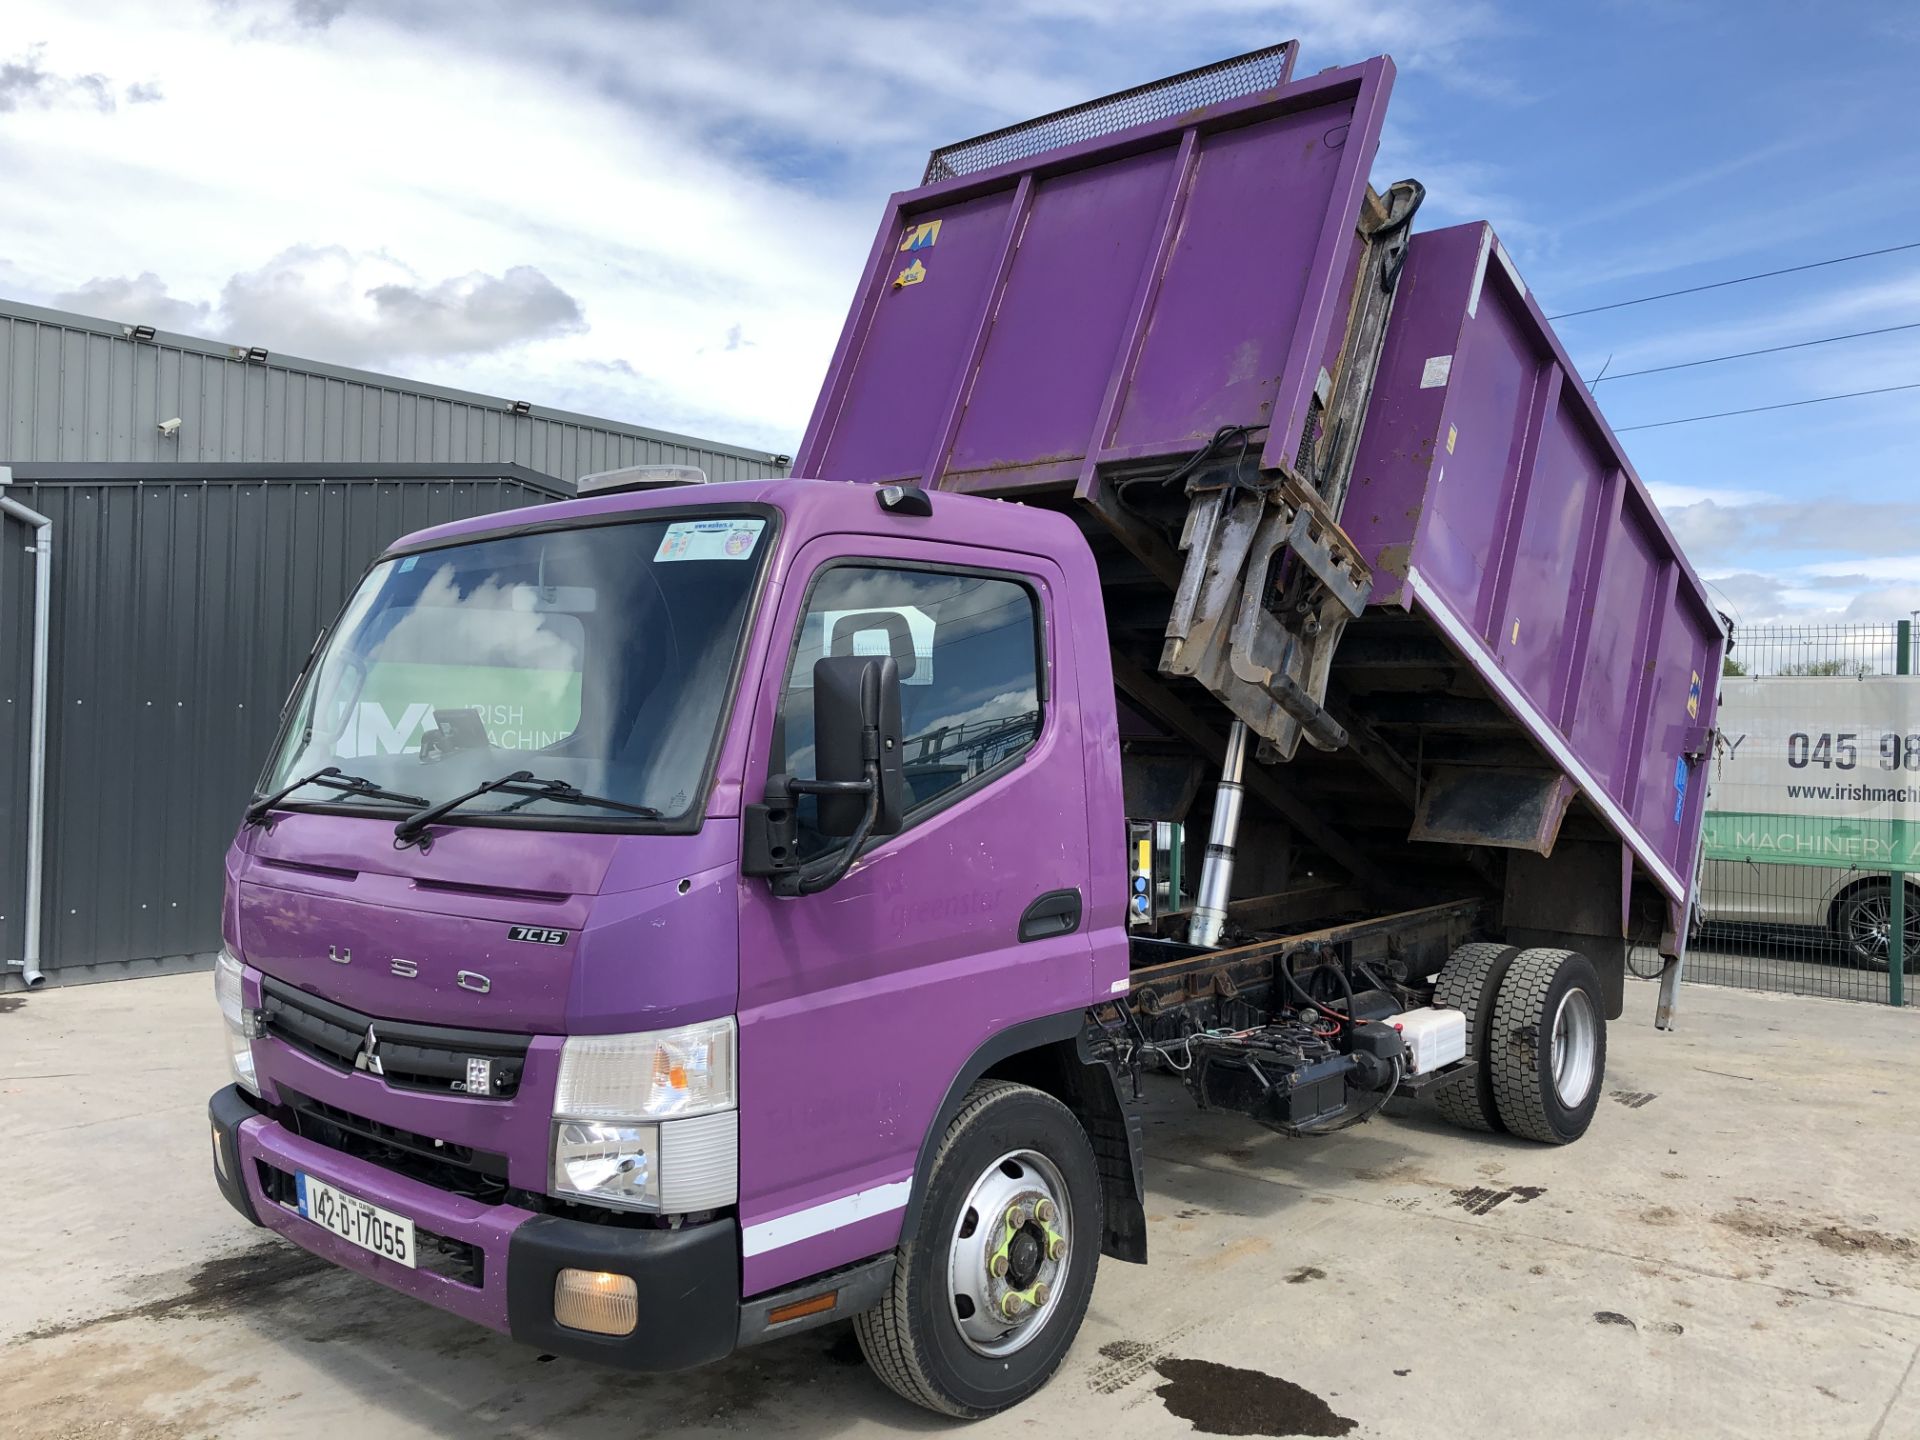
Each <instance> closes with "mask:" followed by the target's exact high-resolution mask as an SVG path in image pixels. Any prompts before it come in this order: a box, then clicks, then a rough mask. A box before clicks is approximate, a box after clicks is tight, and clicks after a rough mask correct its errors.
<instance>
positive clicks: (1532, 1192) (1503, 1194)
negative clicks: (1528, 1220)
mask: <svg viewBox="0 0 1920 1440" xmlns="http://www.w3.org/2000/svg"><path fill="white" fill-rule="evenodd" d="M1546 1193H1547V1190H1546V1187H1545V1186H1544V1185H1509V1186H1508V1187H1507V1188H1506V1189H1504V1190H1492V1189H1489V1188H1488V1187H1487V1186H1485V1185H1475V1186H1473V1187H1472V1188H1470V1189H1466V1190H1455V1191H1454V1192H1453V1203H1454V1204H1456V1205H1458V1206H1459V1207H1460V1208H1461V1209H1462V1210H1464V1211H1466V1212H1467V1213H1468V1214H1469V1215H1485V1214H1486V1213H1487V1212H1488V1211H1489V1210H1491V1209H1493V1208H1494V1207H1495V1206H1496V1205H1504V1204H1506V1202H1507V1201H1509V1200H1511V1201H1513V1202H1514V1203H1515V1204H1516V1205H1525V1204H1526V1203H1527V1202H1528V1201H1529V1200H1538V1199H1539V1198H1540V1197H1541V1196H1542V1195H1544V1194H1546Z"/></svg>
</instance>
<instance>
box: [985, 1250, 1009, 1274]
mask: <svg viewBox="0 0 1920 1440" xmlns="http://www.w3.org/2000/svg"><path fill="white" fill-rule="evenodd" d="M987 1268H988V1269H989V1270H991V1271H993V1273H994V1275H995V1276H996V1277H998V1276H1001V1275H1004V1274H1006V1273H1007V1257H1006V1256H1004V1255H996V1256H994V1257H993V1260H992V1262H991V1263H990V1264H989V1265H988V1266H987Z"/></svg>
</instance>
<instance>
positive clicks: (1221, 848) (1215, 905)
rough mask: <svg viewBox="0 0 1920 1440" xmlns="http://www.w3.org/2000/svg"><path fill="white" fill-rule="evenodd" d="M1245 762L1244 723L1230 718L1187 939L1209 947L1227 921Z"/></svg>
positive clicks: (1216, 943)
mask: <svg viewBox="0 0 1920 1440" xmlns="http://www.w3.org/2000/svg"><path fill="white" fill-rule="evenodd" d="M1246 765H1247V726H1246V722H1245V721H1243V720H1236V721H1234V722H1233V728H1232V729H1231V730H1229V731H1227V758H1226V760H1225V761H1224V762H1223V763H1222V765H1221V766H1220V792H1219V794H1217V795H1216V796H1214V800H1213V824H1212V825H1211V826H1210V827H1209V828H1208V830H1207V858H1206V860H1205V862H1204V863H1203V864H1202V865H1201V867H1200V893H1199V894H1198V895H1197V896H1196V897H1195V899H1194V906H1193V921H1192V923H1191V924H1190V925H1188V927H1187V943H1188V944H1189V945H1204V946H1206V947H1208V948H1209V949H1211V948H1212V947H1213V946H1215V945H1218V944H1219V943H1220V932H1221V931H1222V930H1224V929H1225V928H1226V924H1227V893H1228V892H1229V891H1230V890H1232V889H1233V846H1234V841H1235V840H1236V839H1237V838H1238V836H1239V834H1240V805H1241V800H1242V798H1243V797H1244V795H1245V793H1246V792H1245V791H1244V790H1242V789H1241V787H1240V777H1241V774H1242V772H1244V771H1245V769H1246Z"/></svg>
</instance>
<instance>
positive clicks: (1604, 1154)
mask: <svg viewBox="0 0 1920 1440" xmlns="http://www.w3.org/2000/svg"><path fill="white" fill-rule="evenodd" d="M211 989H212V987H211V982H210V980H209V978H208V977H207V976H204V975H193V976H181V977H174V978H169V979H155V980H142V981H133V982H126V983H122V984H114V985H99V986H91V987H84V988H74V989H68V990H60V991H52V992H42V993H40V994H36V995H33V996H31V997H21V996H18V995H14V996H4V997H0V1136H4V1149H0V1155H4V1164H3V1165H0V1221H3V1222H4V1224H5V1226H6V1240H5V1244H6V1259H5V1262H4V1272H3V1273H4V1276H5V1281H6V1283H5V1284H4V1286H0V1417H4V1418H0V1430H4V1432H5V1433H6V1434H8V1435H11V1436H14V1437H17V1440H50V1437H61V1440H108V1437H134V1436H139V1437H155V1440H183V1437H191V1436H215V1435H217V1436H223V1437H235V1440H243V1437H249V1436H273V1437H276V1440H284V1437H287V1436H306V1435H322V1434H335V1435H339V1436H343V1437H345V1436H353V1437H355V1440H359V1437H388V1436H445V1437H458V1440H480V1437H489V1436H496V1435H499V1436H534V1435H542V1436H546V1435H552V1436H596V1437H598V1436H608V1435H619V1436H640V1435H646V1436H667V1435H683V1434H692V1435H698V1434H709V1433H723V1432H724V1433H738V1432H749V1433H755V1434H782V1435H795V1436H840V1435H849V1436H859V1435H874V1434H882V1433H926V1432H932V1431H941V1430H948V1429H952V1428H956V1427H953V1426H951V1425H949V1424H948V1423H947V1422H944V1421H940V1420H937V1419H936V1418H934V1417H932V1416H930V1415H926V1414H924V1413H922V1412H920V1411H918V1410H916V1409H914V1408H912V1407H910V1406H908V1405H907V1404H905V1403H904V1402H902V1401H899V1400H897V1399H896V1398H895V1397H894V1396H893V1395H892V1394H891V1393H890V1392H888V1391H886V1390H885V1389H884V1388H882V1387H881V1386H880V1385H879V1383H878V1382H877V1381H875V1380H874V1379H872V1378H871V1377H870V1376H869V1375H868V1374H867V1372H866V1370H865V1369H864V1367H863V1366H862V1365H861V1364H860V1363H859V1361H858V1351H857V1347H856V1346H855V1345H854V1343H853V1340H852V1336H851V1334H850V1331H849V1329H848V1327H847V1326H845V1325H840V1326H835V1327H833V1328H831V1329H827V1330H822V1331H816V1332H814V1333H812V1334H809V1335H802V1336H795V1337H793V1338H791V1339H789V1340H787V1341H784V1342H781V1343H778V1344H774V1345H769V1346H765V1347H763V1348H761V1349H758V1350H753V1351H748V1352H745V1353H743V1354H741V1355H738V1356H736V1357H734V1358H733V1359H731V1360H729V1361H726V1362H724V1363H722V1364H719V1365H715V1366H712V1367H709V1368H708V1369H705V1370H702V1371H698V1372H694V1373H692V1374H688V1375H681V1376H668V1377H660V1378H634V1377H629V1376H623V1375H618V1374H613V1373H609V1372H606V1371H601V1370H596V1369H593V1368H590V1367H588V1366H585V1365H580V1364H576V1363H574V1362H571V1361H567V1360H559V1359H553V1358H552V1357H549V1356H544V1355H541V1354H540V1353H538V1352H536V1351H534V1350H530V1349H524V1348H522V1347H519V1346H516V1345H514V1344H512V1343H511V1342H509V1341H507V1340H504V1339H502V1338H500V1337H497V1336H494V1335H492V1334H490V1333H488V1332H485V1331H482V1330H479V1329H475V1328H473V1327H471V1326H468V1325H466V1324H464V1323H463V1322H461V1321H458V1320H454V1319H452V1318H450V1317H446V1316H443V1315H440V1314H439V1313H437V1312H435V1311H433V1310H431V1309H428V1308H426V1307H424V1306H422V1305H419V1304H416V1303H414V1302H412V1301H409V1300H405V1299H402V1298H400V1297H399V1296H397V1295H393V1294H390V1293H388V1292H387V1291H385V1290H382V1289H381V1288H379V1287H378V1286H376V1285H374V1284H372V1283H371V1282H368V1281H364V1280H361V1279H359V1278H357V1277H355V1276H352V1275H349V1274H345V1273H343V1272H337V1271H332V1270H328V1269H326V1268H324V1267H318V1266H317V1264H316V1262H313V1261H311V1260H310V1259H309V1258H308V1257H306V1256H305V1255H304V1253H303V1252H300V1251H297V1250H295V1249H293V1248H292V1247H289V1246H286V1245H284V1244H282V1243H280V1242H278V1241H272V1240H268V1239H265V1238H264V1237H262V1236H261V1235H260V1234H259V1233H258V1232H255V1231H251V1230H248V1229H246V1228H245V1227H244V1226H243V1224H242V1222H241V1221H240V1220H239V1219H238V1217H237V1216H235V1215H234V1214H233V1213H232V1212H231V1211H229V1210H228V1209H227V1207H226V1205H225V1204H224V1202H223V1201H222V1200H221V1199H220V1197H219V1195H218V1193H217V1192H216V1191H215V1189H214V1186H213V1181H212V1179H211V1177H210V1175H209V1174H208V1170H207V1166H208V1159H207V1143H206V1142H207V1137H206V1125H205V1121H204V1119H203V1107H204V1104H205V1099H206V1096H207V1094H208V1092H210V1091H211V1090H213V1089H214V1088H215V1087H216V1086H218V1085H219V1084H220V1083H221V1082H222V1080H223V1078H224V1077H223V1073H222V1072H223V1062H222V1060H221V1056H220V1036H219V1031H218V1020H217V1017H216V1015H215V1011H214V1005H213V996H212V993H211ZM1652 1002H1653V993H1652V988H1651V987H1650V986H1646V985H1641V984H1634V985H1632V986H1631V987H1630V990H1629V995H1628V1017H1627V1018H1626V1019H1625V1020H1623V1021H1621V1022H1619V1023H1618V1024H1617V1025H1616V1026H1615V1027H1614V1029H1613V1032H1612V1047H1613V1053H1612V1055H1611V1057H1610V1061H1609V1066H1608V1074H1607V1081H1606V1088H1607V1096H1606V1099H1605V1100H1604V1101H1603V1102H1602V1104H1601V1106H1600V1113H1599V1116H1598V1118H1597V1119H1596V1121H1595V1123H1594V1126H1593V1129H1592V1131H1591V1132H1590V1133H1589V1134H1588V1136H1587V1137H1586V1139H1585V1140H1583V1141H1582V1142H1581V1143H1580V1144H1578V1145H1574V1146H1572V1147H1569V1148H1567V1149H1562V1150H1550V1149H1546V1148H1542V1147H1539V1146H1535V1145H1530V1144H1524V1143H1520V1142H1515V1141H1511V1140H1504V1139H1491V1138H1487V1137H1476V1136H1470V1135H1466V1134H1462V1133H1460V1132H1457V1131H1454V1130H1451V1129H1449V1128H1447V1127H1445V1126H1443V1125H1441V1124H1440V1123H1439V1122H1438V1121H1436V1120H1434V1119H1433V1118H1431V1117H1430V1116H1428V1115H1426V1114H1425V1113H1424V1112H1421V1111H1419V1110H1416V1111H1415V1112H1414V1113H1413V1114H1411V1115H1407V1116H1402V1117H1399V1118H1394V1119H1382V1120H1376V1121H1374V1122H1372V1123H1370V1124H1367V1125H1365V1126H1362V1127H1359V1128H1357V1129H1355V1130H1352V1131H1349V1132H1347V1133H1345V1134H1342V1135H1339V1136H1335V1137H1332V1138H1329V1139H1326V1140H1322V1141H1304V1140H1302V1141H1288V1140H1284V1139H1281V1138H1280V1137H1277V1136H1272V1135H1268V1134H1266V1133H1264V1132H1261V1131H1259V1130H1257V1129H1255V1128H1253V1127H1252V1126H1250V1125H1248V1124H1246V1123H1244V1122H1239V1121H1236V1120H1233V1119H1231V1118H1227V1117H1219V1116H1197V1115H1196V1114H1195V1113H1194V1112H1193V1111H1192V1110H1191V1109H1190V1108H1189V1107H1188V1106H1187V1105H1186V1102H1185V1100H1184V1098H1183V1097H1182V1095H1181V1094H1180V1092H1179V1091H1178V1090H1177V1089H1176V1088H1174V1087H1173V1086H1172V1085H1171V1084H1169V1083H1167V1082H1164V1081H1161V1082H1155V1083H1154V1085H1153V1090H1152V1095H1151V1097H1150V1104H1149V1107H1148V1117H1147V1118H1148V1125H1147V1131H1148V1136H1149V1167H1148V1179H1149V1182H1150V1184H1151V1186H1152V1192H1153V1193H1152V1197H1151V1200H1150V1204H1149V1210H1150V1213H1151V1220H1152V1227H1151V1245H1152V1249H1153V1255H1154V1261H1153V1264H1152V1265H1151V1266H1148V1267H1145V1268H1141V1267H1136V1266H1126V1265H1117V1264H1112V1263H1109V1264H1107V1265H1105V1266H1103V1268H1102V1270H1101V1275H1100V1280H1099V1284H1098V1286H1097V1287H1096V1289H1095V1291H1094V1296H1093V1307H1092V1311H1091V1313H1090V1314H1089V1316H1088V1318H1087V1323H1086V1326H1085V1328H1084V1329H1083V1330H1082V1332H1081V1335H1080V1339H1079V1341H1078V1343H1077V1344H1076V1345H1075V1346H1074V1349H1073V1352H1072V1354H1071V1355H1070V1356H1069V1358H1068V1361H1067V1363H1066V1366H1065V1367H1064V1369H1063V1370H1062V1372H1061V1373H1060V1374H1059V1375H1058V1376H1056V1377H1055V1379H1054V1381H1053V1383H1052V1384H1051V1385H1050V1386H1049V1387H1048V1388H1047V1389H1046V1390H1044V1391H1043V1392H1042V1393H1041V1394H1040V1395H1039V1396H1038V1397H1036V1398H1035V1399H1034V1400H1032V1401H1030V1402H1028V1404H1026V1405H1025V1406H1023V1407H1021V1408H1020V1409H1018V1410H1016V1411H1014V1412H1012V1413H1011V1414H1008V1415H1005V1416H1002V1417H1000V1418H999V1419H997V1420H993V1421H989V1422H986V1423H984V1424H982V1425H980V1426H978V1427H974V1428H973V1430H972V1431H971V1432H970V1433H975V1434H979V1435H981V1436H994V1435H1006V1434H1023V1433H1049V1432H1050V1433H1054V1434H1066V1435H1083V1434H1091V1433H1100V1434H1102V1435H1104V1436H1109V1437H1122V1436H1133V1435H1178V1434H1189V1433H1194V1432H1195V1431H1196V1430H1198V1431H1200V1432H1202V1433H1213V1434H1235V1435H1254V1434H1263V1435H1291V1434H1303V1435H1353V1436H1356V1437H1363V1436H1364V1437H1419V1440H1433V1437H1442V1440H1444V1437H1460V1440H1467V1437H1473V1440H1486V1437H1502V1436H1515V1437H1527V1440H1535V1437H1541V1436H1550V1437H1552V1440H1575V1437H1582V1436H1606V1437H1609V1440H1612V1437H1619V1436H1648V1435H1658V1436H1664V1435H1673V1436H1689V1437H1692V1436H1704V1435H1753V1436H1761V1435H1765V1436H1768V1437H1775V1436H1782V1435H1791V1436H1796V1437H1799V1436H1848V1437H1858V1440H1868V1437H1871V1440H1895V1437H1899V1440H1913V1437H1916V1436H1920V1365H1917V1364H1916V1362H1917V1361H1920V1239H1917V1238H1916V1236H1920V1145H1916V1144H1915V1143H1914V1141H1915V1137H1916V1136H1920V1099H1917V1098H1916V1095H1915V1091H1914V1088H1913V1086H1912V1085H1911V1084H1910V1083H1908V1077H1909V1076H1910V1075H1911V1074H1912V1071H1913V1066H1914V1062H1915V1056H1916V1053H1917V1052H1920V1015H1917V1014H1914V1013H1912V1012H1908V1013H1904V1014H1903V1013H1897V1012H1894V1011H1891V1010H1889V1009H1887V1008H1885V1007H1875V1006H1869V1005H1847V1004H1842V1003H1838V1002H1833V1001H1823V1000H1806V999H1787V998H1782V997H1775V996H1767V995H1757V994H1750V993H1744V992H1740V991H1733V990H1724V989H1718V988H1712V987H1688V989H1687V991H1686V993H1685V996H1684V1007H1683V1011H1682V1015H1681V1027H1682V1028H1681V1029H1680V1030H1679V1031H1678V1032H1676V1033H1673V1034H1667V1035H1661V1034H1657V1033H1656V1032H1655V1031H1654V1030H1653V1029H1652V1028H1651V1025H1650V1023H1649V1017H1650V1015H1651V1013H1652Z"/></svg>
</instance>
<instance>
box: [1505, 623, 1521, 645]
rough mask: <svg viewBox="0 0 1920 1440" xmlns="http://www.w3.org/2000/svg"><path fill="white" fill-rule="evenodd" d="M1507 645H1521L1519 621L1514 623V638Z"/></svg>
mask: <svg viewBox="0 0 1920 1440" xmlns="http://www.w3.org/2000/svg"><path fill="white" fill-rule="evenodd" d="M1507 643H1508V644H1509V645H1518V644H1519V643H1520V622H1519V621H1518V620H1516V621H1514V622H1513V638H1512V639H1511V640H1509V641H1508V642H1507Z"/></svg>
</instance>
